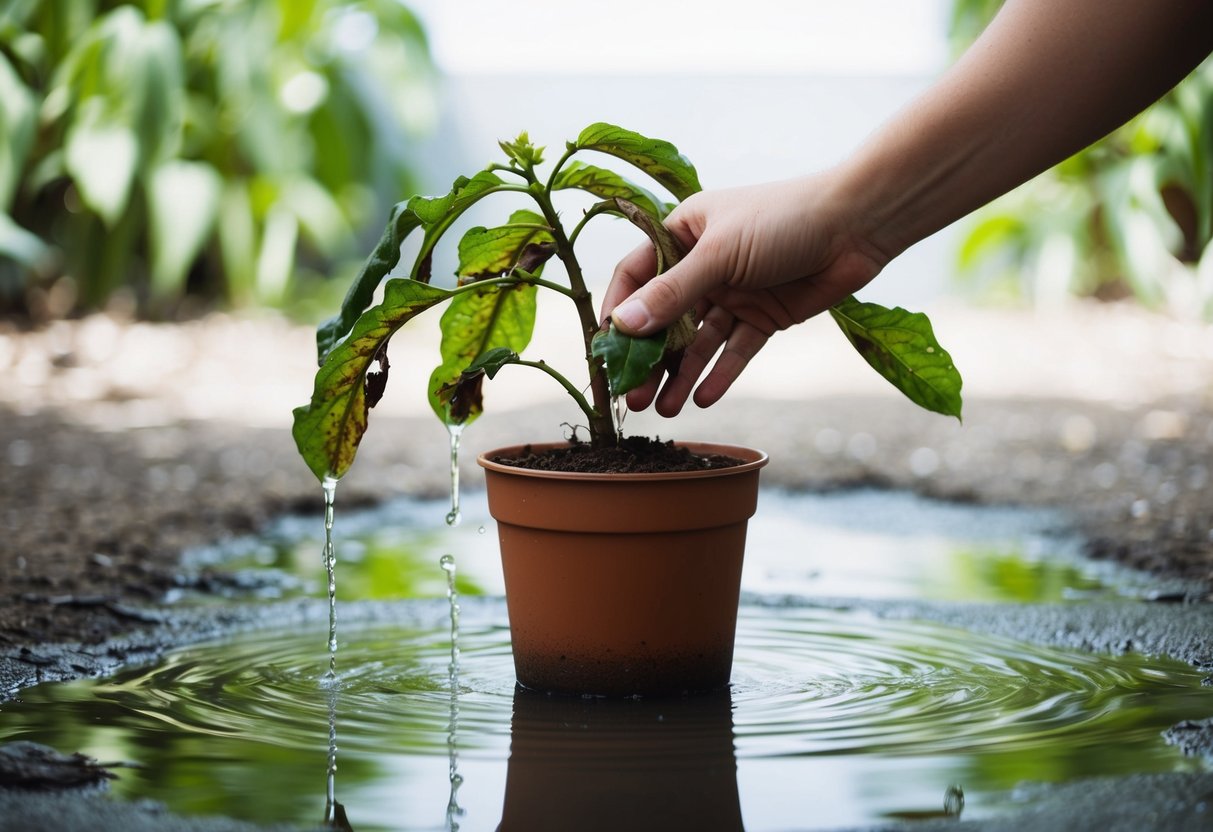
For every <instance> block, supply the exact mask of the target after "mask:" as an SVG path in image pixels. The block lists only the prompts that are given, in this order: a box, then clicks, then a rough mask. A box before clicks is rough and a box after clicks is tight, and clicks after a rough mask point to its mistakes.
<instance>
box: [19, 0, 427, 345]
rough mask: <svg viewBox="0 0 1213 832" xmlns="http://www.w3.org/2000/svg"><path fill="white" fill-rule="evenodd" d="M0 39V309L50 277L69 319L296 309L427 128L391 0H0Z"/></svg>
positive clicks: (406, 18)
mask: <svg viewBox="0 0 1213 832" xmlns="http://www.w3.org/2000/svg"><path fill="white" fill-rule="evenodd" d="M0 43H2V48H0V135H2V136H3V137H4V139H3V140H0V211H4V212H5V216H4V218H3V221H0V228H2V229H4V233H3V235H2V239H0V309H3V310H4V311H7V310H8V309H9V308H10V307H11V308H12V309H13V310H14V311H17V312H23V311H24V312H33V311H34V307H27V304H28V302H29V300H30V299H32V298H33V297H36V296H38V294H37V293H36V292H35V293H29V292H28V290H30V289H33V288H36V287H41V288H47V287H48V286H49V285H50V284H51V283H53V282H55V281H59V280H63V281H66V282H68V283H70V284H71V285H72V286H73V288H74V291H73V292H71V293H69V294H70V295H72V296H75V297H76V298H77V299H78V300H77V302H78V305H79V308H80V309H89V308H94V307H97V306H101V305H103V304H104V303H105V302H106V300H107V297H108V295H109V293H110V292H112V291H113V290H115V289H116V288H118V287H120V286H121V287H127V288H128V289H129V290H131V296H132V297H133V298H134V299H135V300H136V302H137V303H138V309H139V311H140V312H141V313H144V314H150V315H156V316H158V315H172V314H174V312H175V311H176V310H179V309H180V308H181V307H180V302H181V299H182V296H183V295H184V294H186V293H190V294H197V295H201V296H203V297H204V298H205V299H206V300H207V301H211V302H213V301H226V302H228V303H231V304H247V303H254V302H262V303H280V304H283V305H295V304H297V303H303V304H306V303H307V298H306V297H305V295H310V294H312V291H311V286H314V285H315V284H318V283H320V282H322V281H324V280H326V279H327V278H328V277H331V276H332V275H334V274H338V275H341V274H344V273H346V265H345V263H346V261H345V258H347V257H350V256H351V255H352V254H353V252H354V251H355V247H356V245H358V229H359V227H360V226H361V225H362V224H363V223H364V222H365V221H366V219H367V218H368V217H374V216H375V215H377V214H379V211H380V206H381V205H384V204H386V203H387V201H388V199H389V198H394V197H395V195H396V194H398V193H400V192H401V190H403V189H407V188H410V187H411V186H412V182H411V177H410V175H409V170H408V165H407V163H408V160H409V158H410V156H411V145H412V143H413V137H414V136H415V135H418V134H419V133H420V132H421V131H423V130H424V129H425V128H426V127H427V126H428V124H429V122H431V121H432V115H433V112H432V111H433V100H432V89H431V87H430V83H429V82H430V79H431V76H432V67H431V66H430V64H429V58H428V54H429V53H428V49H427V46H426V41H425V35H424V32H423V31H422V30H421V27H420V25H419V23H418V21H417V19H416V17H415V16H414V15H413V14H412V13H411V12H410V11H409V10H408V8H407V5H406V4H404V3H401V2H400V1H399V0H357V1H356V2H355V0H307V2H298V3H296V2H286V0H275V1H274V2H265V3H242V2H238V0H204V2H169V3H166V2H163V0H41V2H38V1H37V0H5V2H0ZM31 102H34V104H31ZM31 119H36V120H37V124H36V125H34V124H33V121H32V120H31ZM35 127H36V129H34V128H35ZM203 168H209V169H210V175H208V174H207V173H206V172H205V171H203ZM184 171H188V173H183V172H184ZM215 180H218V181H219V182H220V183H221V187H219V188H218V195H217V196H216V192H215V191H216V189H215V188H214V186H213V182H214V181H215ZM178 185H179V186H181V188H180V189H179V188H177V187H175V186H178ZM173 229H179V230H180V234H179V235H178V234H175V233H174V231H173ZM34 240H37V241H39V245H33V242H34ZM187 278H188V279H187ZM305 285H307V286H308V288H309V291H308V292H302V293H301V292H297V291H295V290H296V289H297V288H298V287H300V286H305ZM369 303H370V300H369V299H368V300H367V302H366V303H363V304H362V305H361V306H360V307H359V308H358V310H357V312H360V311H361V310H362V309H365V308H366V306H367V305H369ZM300 311H301V312H304V314H311V313H310V311H308V310H304V309H301V310H300ZM357 312H355V314H354V316H353V317H354V318H356V317H357ZM352 323H353V318H351V319H350V320H348V321H347V322H346V326H345V329H344V330H343V332H342V334H344V332H347V331H348V329H349V326H350V325H352Z"/></svg>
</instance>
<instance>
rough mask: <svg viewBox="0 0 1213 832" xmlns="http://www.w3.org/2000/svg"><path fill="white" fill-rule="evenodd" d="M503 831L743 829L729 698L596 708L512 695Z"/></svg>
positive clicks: (591, 702)
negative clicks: (512, 709)
mask: <svg viewBox="0 0 1213 832" xmlns="http://www.w3.org/2000/svg"><path fill="white" fill-rule="evenodd" d="M499 828H500V830H501V832H519V831H520V830H539V829H577V830H583V832H593V831H594V830H619V829H627V830H633V832H636V831H638V830H670V829H695V830H706V832H735V830H740V829H742V822H741V802H740V799H739V796H738V789H737V757H736V754H735V751H734V746H733V703H732V698H731V696H730V694H729V692H728V691H727V690H724V691H718V692H716V693H713V694H708V695H702V696H695V697H689V698H685V699H683V698H669V699H589V698H579V697H557V696H549V695H547V694H542V693H535V692H533V691H528V690H526V689H524V688H522V687H517V688H515V690H514V713H513V720H512V722H511V732H510V758H509V767H508V769H507V772H506V780H505V802H504V808H503V810H502V818H501V826H500V827H499Z"/></svg>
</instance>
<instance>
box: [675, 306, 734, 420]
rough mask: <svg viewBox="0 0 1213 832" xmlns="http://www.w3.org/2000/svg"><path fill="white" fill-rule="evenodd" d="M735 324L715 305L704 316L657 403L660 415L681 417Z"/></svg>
mask: <svg viewBox="0 0 1213 832" xmlns="http://www.w3.org/2000/svg"><path fill="white" fill-rule="evenodd" d="M733 324H734V321H733V316H732V315H731V314H730V313H729V312H728V311H727V310H726V309H724V308H723V307H720V306H713V307H712V308H711V309H709V310H708V311H707V312H706V313H705V314H704V315H703V320H702V321H701V323H700V325H699V329H698V331H696V333H695V340H694V341H692V342H691V345H690V346H689V347H687V348H686V351H685V352H684V353H683V354H682V362H681V364H679V366H678V372H677V373H675V374H674V375H672V376H671V377H670V379H669V380H668V381H667V382H666V384H665V387H664V388H662V391H661V395H660V397H659V398H658V400H657V412H658V413H660V414H661V415H662V416H667V417H669V416H677V415H678V413H679V412H680V411H681V410H682V406H683V405H684V404H685V403H686V400H687V397H688V396H690V394H691V389H692V388H693V387H694V386H695V383H696V382H697V381H699V377H700V376H701V375H703V371H704V370H705V369H706V368H707V366H708V364H710V363H711V361H712V357H713V356H715V355H716V353H717V351H719V350H720V347H721V345H723V344H724V343H725V342H726V341H727V340H728V337H729V333H730V332H732V329H733Z"/></svg>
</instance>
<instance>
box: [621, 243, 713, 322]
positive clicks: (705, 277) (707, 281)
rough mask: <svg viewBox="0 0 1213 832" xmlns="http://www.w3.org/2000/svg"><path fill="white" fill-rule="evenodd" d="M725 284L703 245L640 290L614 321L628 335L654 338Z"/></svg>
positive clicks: (627, 301)
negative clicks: (654, 335)
mask: <svg viewBox="0 0 1213 832" xmlns="http://www.w3.org/2000/svg"><path fill="white" fill-rule="evenodd" d="M723 283H724V275H723V273H722V271H721V269H720V266H719V265H718V262H717V258H713V257H711V256H709V254H708V252H707V248H706V247H704V246H703V245H702V244H700V245H697V246H695V247H694V248H692V249H691V251H690V252H689V253H688V254H687V256H686V257H684V258H683V259H682V260H681V261H679V262H678V263H677V264H676V265H674V266H673V267H671V268H670V270H669V271H667V272H664V273H662V274H659V275H657V276H656V277H654V278H653V279H652V280H650V281H649V282H648V283H646V284H645V285H644V286H641V287H640V288H639V289H637V290H636V291H635V292H634V293H633V294H632V295H631V297H629V298H628V299H627V300H625V301H624V302H623V303H621V304H619V306H617V307H615V309H614V311H612V312H611V320H612V321H614V323H615V326H616V327H618V328H619V330H620V331H622V332H624V333H626V334H628V335H636V336H643V335H651V334H653V333H654V332H657V331H659V330H661V329H664V328H665V327H667V326H669V325H670V324H672V323H673V322H674V321H676V320H678V318H679V317H681V315H682V313H684V312H686V311H687V310H689V309H692V308H694V306H695V305H696V304H697V303H698V302H699V301H700V299H702V298H703V297H704V296H705V295H707V294H708V293H709V292H711V291H712V290H713V289H716V288H718V287H719V286H720V285H721V284H723Z"/></svg>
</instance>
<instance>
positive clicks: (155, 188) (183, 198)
mask: <svg viewBox="0 0 1213 832" xmlns="http://www.w3.org/2000/svg"><path fill="white" fill-rule="evenodd" d="M222 188H223V182H222V180H220V178H219V175H218V174H217V173H216V172H215V169H214V168H212V167H211V166H210V165H208V164H206V163H204V162H180V161H174V162H166V163H165V164H163V165H160V166H159V167H158V168H156V170H155V171H153V173H152V175H151V178H150V181H149V182H148V189H147V196H148V209H149V211H148V213H149V215H150V216H149V219H150V222H151V233H152V240H151V243H152V245H151V248H152V288H153V290H154V291H155V292H156V293H157V294H160V295H161V296H168V295H176V294H178V293H179V292H180V291H181V290H182V289H183V288H184V286H185V275H186V272H187V271H188V270H189V267H190V266H191V265H192V264H193V262H194V260H195V259H196V258H197V257H198V253H199V252H200V251H201V250H202V246H203V244H204V243H205V242H206V240H207V238H208V237H209V236H210V233H211V228H212V227H213V226H214V224H215V218H216V216H217V215H218V213H219V194H220V191H221V190H222Z"/></svg>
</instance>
